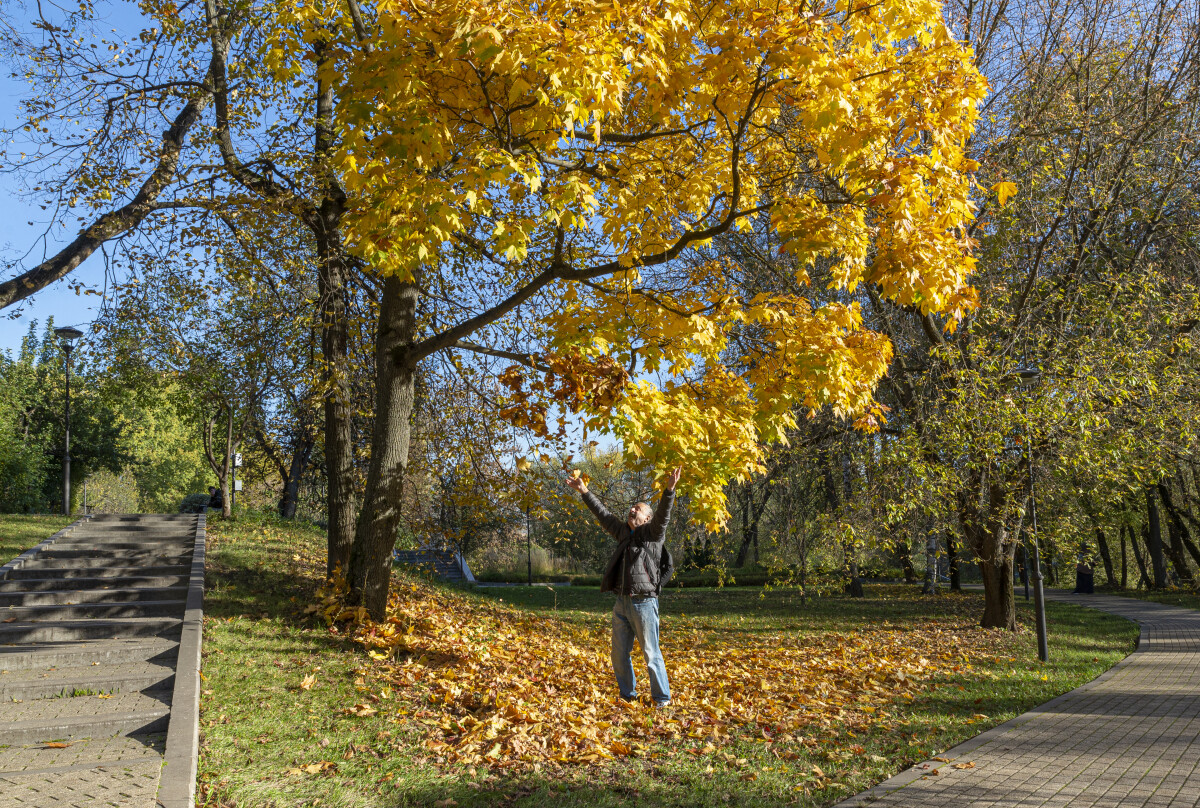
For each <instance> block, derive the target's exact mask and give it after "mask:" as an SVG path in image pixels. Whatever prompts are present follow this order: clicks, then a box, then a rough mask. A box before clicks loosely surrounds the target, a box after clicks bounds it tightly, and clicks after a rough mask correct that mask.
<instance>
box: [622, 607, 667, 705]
mask: <svg viewBox="0 0 1200 808" xmlns="http://www.w3.org/2000/svg"><path fill="white" fill-rule="evenodd" d="M635 639H636V640H637V642H638V645H640V646H641V647H642V655H643V656H645V657H646V669H647V672H648V673H649V674H650V695H651V696H652V697H653V698H654V701H655V702H656V703H658V704H662V703H663V702H667V701H670V700H671V686H670V685H669V684H667V666H666V663H664V662H663V656H662V651H660V650H659V648H658V598H656V597H652V596H651V597H630V596H629V595H617V603H616V605H615V606H613V618H612V664H613V673H615V674H616V676H617V688H618V689H619V690H620V691H621V698H623V699H633V698H637V678H636V677H635V676H634V675H633V657H632V655H633V641H634V640H635Z"/></svg>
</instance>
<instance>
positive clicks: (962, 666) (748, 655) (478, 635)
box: [310, 581, 995, 768]
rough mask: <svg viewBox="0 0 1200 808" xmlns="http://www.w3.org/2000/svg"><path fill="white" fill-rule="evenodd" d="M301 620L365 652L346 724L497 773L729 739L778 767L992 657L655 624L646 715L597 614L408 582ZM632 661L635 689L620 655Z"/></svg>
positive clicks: (847, 639) (960, 634) (328, 594)
mask: <svg viewBox="0 0 1200 808" xmlns="http://www.w3.org/2000/svg"><path fill="white" fill-rule="evenodd" d="M310 611H319V612H321V613H323V614H324V616H325V617H326V619H327V620H329V622H330V624H331V630H338V631H348V632H351V634H352V636H353V638H354V639H355V640H357V641H358V642H359V643H361V644H362V645H363V646H365V647H366V648H367V649H368V651H369V654H370V657H371V664H370V665H368V666H367V667H366V668H364V670H363V671H362V680H361V684H362V686H363V687H364V688H365V689H366V690H367V691H375V693H377V695H371V696H370V697H369V698H368V699H367V701H369V702H370V703H366V702H364V703H362V704H357V705H354V706H353V707H350V708H347V710H346V714H347V715H353V716H362V717H365V716H369V715H375V714H377V713H387V712H389V711H390V712H391V713H392V714H393V715H395V716H396V717H397V720H416V721H419V722H421V723H422V724H424V726H425V727H426V740H425V745H426V746H427V748H428V749H429V750H430V751H431V752H432V753H433V754H434V755H435V756H436V758H437V760H438V762H444V763H465V764H470V765H488V766H493V767H502V768H523V767H529V766H532V765H537V764H541V763H560V764H563V763H588V762H593V761H598V760H601V759H612V758H615V757H618V756H626V755H649V756H657V755H660V754H675V753H685V754H686V753H690V754H693V755H702V754H711V753H713V752H714V751H715V750H717V749H718V747H720V746H721V745H722V744H725V743H727V742H728V741H729V740H730V739H731V738H734V737H740V738H742V739H743V740H747V739H750V740H753V741H757V742H759V743H763V744H768V745H771V748H772V749H775V750H776V754H777V756H779V757H782V758H785V759H787V758H789V757H794V754H788V753H786V752H785V751H780V750H786V748H787V746H788V745H789V744H796V743H805V744H808V743H811V741H812V738H813V736H814V735H817V734H822V733H827V732H829V731H831V730H833V729H835V728H836V730H837V731H839V732H855V733H857V732H860V731H862V730H865V729H867V728H870V727H872V726H877V725H879V724H885V725H890V724H891V723H892V722H894V721H896V720H897V719H896V715H895V713H896V709H897V705H898V704H902V703H905V702H906V701H907V700H909V699H910V698H911V696H910V695H909V694H910V693H911V692H915V691H917V690H920V689H924V688H928V687H930V686H932V685H934V684H935V681H931V679H932V680H936V677H937V675H938V674H949V673H956V672H960V671H963V670H970V667H971V666H970V662H971V660H976V659H983V658H990V657H991V656H992V655H993V654H994V652H995V648H994V645H993V643H994V638H993V637H991V636H990V635H989V634H988V633H987V632H982V631H971V630H966V629H967V625H966V624H961V625H955V626H947V625H945V624H941V625H933V624H931V625H928V626H927V627H915V628H914V627H910V626H904V627H896V626H886V625H885V626H881V627H879V628H873V629H872V630H870V631H864V632H844V633H833V632H827V633H818V634H813V633H803V632H800V631H796V632H779V631H774V632H770V633H764V632H758V631H753V630H750V629H748V628H747V629H741V628H731V627H730V626H729V625H728V624H721V623H720V622H719V621H712V620H705V619H704V618H677V617H673V616H670V615H668V616H666V617H664V621H663V631H662V648H663V653H664V656H665V658H666V662H667V670H668V673H669V676H670V683H671V691H672V699H673V701H672V705H671V706H670V707H669V708H668V709H667V710H665V711H661V712H659V711H656V710H655V709H654V708H653V706H652V705H650V704H648V703H646V702H643V703H641V704H629V703H625V702H622V701H620V700H619V699H617V698H616V695H617V694H616V686H615V684H614V682H613V674H612V667H611V663H610V661H609V642H610V635H609V625H608V618H607V617H605V618H603V619H602V620H597V621H596V624H595V625H594V626H589V627H581V626H578V625H575V624H572V623H571V622H569V621H565V620H559V619H556V618H552V617H542V616H538V615H534V614H530V613H529V612H526V611H522V610H519V609H515V608H509V607H506V606H504V605H501V604H487V603H479V602H477V601H473V600H471V599H468V598H465V597H462V596H459V595H457V594H453V593H447V592H444V591H439V590H437V589H435V588H433V587H431V586H428V585H425V584H422V583H413V582H409V581H405V582H404V583H402V584H401V585H399V586H397V587H394V591H393V593H392V594H391V596H390V600H389V604H388V611H387V614H388V617H387V620H385V621H383V622H380V623H373V622H370V621H368V620H365V619H364V615H363V614H362V612H361V611H360V610H349V609H344V608H342V607H341V605H340V601H339V598H338V595H337V591H336V589H334V590H333V591H325V592H323V600H322V602H321V604H320V605H319V606H312V607H310ZM634 665H635V671H637V672H638V679H639V688H640V689H641V690H643V691H644V690H646V689H647V684H646V677H645V664H644V662H643V661H642V659H641V658H640V652H639V651H638V649H636V648H635V650H634ZM414 699H420V700H422V701H423V704H420V705H419V706H418V705H415V704H413V700H414ZM775 745H778V746H775Z"/></svg>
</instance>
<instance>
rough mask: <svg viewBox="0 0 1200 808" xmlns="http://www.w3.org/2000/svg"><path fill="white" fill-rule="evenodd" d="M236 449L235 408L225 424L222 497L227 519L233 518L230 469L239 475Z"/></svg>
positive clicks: (222, 514)
mask: <svg viewBox="0 0 1200 808" xmlns="http://www.w3.org/2000/svg"><path fill="white" fill-rule="evenodd" d="M234 455H235V449H234V446H233V408H232V407H230V408H229V418H228V420H227V421H226V422H225V473H224V474H222V475H221V495H222V496H224V497H225V502H224V504H223V505H222V507H221V516H224V517H225V518H226V519H232V518H233V497H232V496H231V494H232V493H233V491H232V490H231V489H232V488H233V486H231V485H230V484H229V483H230V480H229V469H230V468H231V467H232V468H234V469H235V471H234V474H235V475H236V474H237V471H236V469H237V465H236V463H235V461H234Z"/></svg>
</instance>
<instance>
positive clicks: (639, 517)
mask: <svg viewBox="0 0 1200 808" xmlns="http://www.w3.org/2000/svg"><path fill="white" fill-rule="evenodd" d="M649 521H650V512H649V510H648V509H647V508H645V507H643V506H642V503H640V502H639V503H637V504H636V505H634V506H633V507H632V508H630V509H629V516H628V517H627V518H626V519H625V524H627V525H629V529H630V530H633V529H634V528H635V527H637V526H638V525H644V524H646V523H647V522H649Z"/></svg>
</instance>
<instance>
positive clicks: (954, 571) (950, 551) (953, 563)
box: [946, 531, 962, 592]
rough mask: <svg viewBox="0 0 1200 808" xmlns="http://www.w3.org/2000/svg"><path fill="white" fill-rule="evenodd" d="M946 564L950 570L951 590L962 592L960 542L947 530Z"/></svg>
mask: <svg viewBox="0 0 1200 808" xmlns="http://www.w3.org/2000/svg"><path fill="white" fill-rule="evenodd" d="M946 565H947V568H948V569H949V570H950V591H951V592H961V591H962V580H961V578H960V576H959V573H958V544H957V542H955V541H954V536H953V535H952V534H951V533H950V532H949V531H947V532H946Z"/></svg>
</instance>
